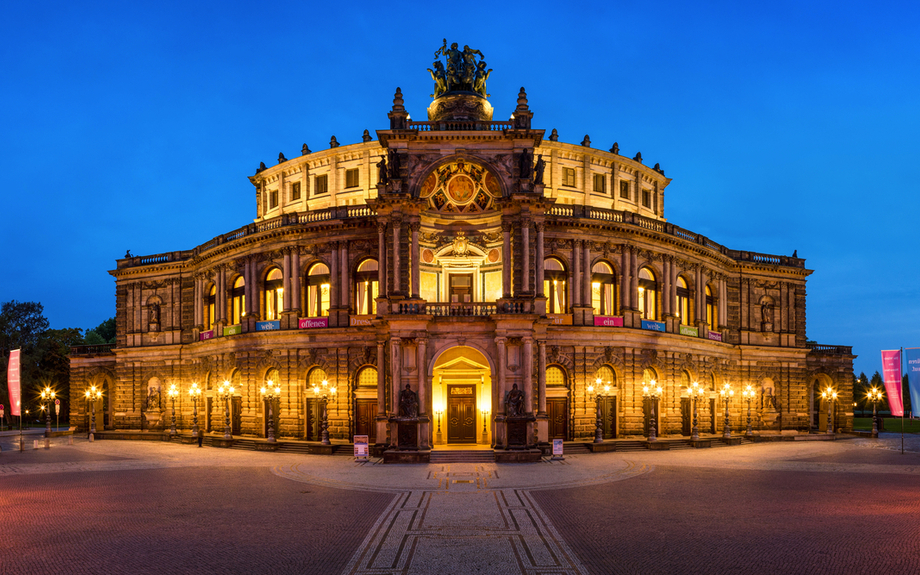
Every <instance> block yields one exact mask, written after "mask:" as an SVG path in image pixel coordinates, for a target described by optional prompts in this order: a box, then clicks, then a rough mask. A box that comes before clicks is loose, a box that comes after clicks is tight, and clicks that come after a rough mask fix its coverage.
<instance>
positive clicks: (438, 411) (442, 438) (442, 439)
mask: <svg viewBox="0 0 920 575" xmlns="http://www.w3.org/2000/svg"><path fill="white" fill-rule="evenodd" d="M434 413H435V415H437V416H438V435H437V443H443V442H444V436H443V435H441V414H442V413H444V412H443V411H442V410H440V409H439V410H437V411H435V412H434Z"/></svg>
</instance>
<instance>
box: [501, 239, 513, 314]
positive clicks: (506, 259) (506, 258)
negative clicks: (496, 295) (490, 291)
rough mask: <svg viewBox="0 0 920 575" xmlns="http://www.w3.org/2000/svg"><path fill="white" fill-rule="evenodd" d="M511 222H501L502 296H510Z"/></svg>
mask: <svg viewBox="0 0 920 575" xmlns="http://www.w3.org/2000/svg"><path fill="white" fill-rule="evenodd" d="M512 263H513V262H512V257H511V223H510V222H502V297H504V298H510V297H511V265H512Z"/></svg>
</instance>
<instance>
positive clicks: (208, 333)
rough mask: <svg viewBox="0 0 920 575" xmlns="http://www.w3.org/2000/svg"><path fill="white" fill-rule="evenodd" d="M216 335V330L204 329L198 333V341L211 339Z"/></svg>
mask: <svg viewBox="0 0 920 575" xmlns="http://www.w3.org/2000/svg"><path fill="white" fill-rule="evenodd" d="M213 337H214V330H213V329H211V330H208V331H203V332H201V333H199V334H198V341H204V340H206V339H211V338H213Z"/></svg>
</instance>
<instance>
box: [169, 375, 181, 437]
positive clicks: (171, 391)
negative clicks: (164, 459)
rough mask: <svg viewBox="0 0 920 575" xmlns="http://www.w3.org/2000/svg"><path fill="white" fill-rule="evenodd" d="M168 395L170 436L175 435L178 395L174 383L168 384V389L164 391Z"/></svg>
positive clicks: (177, 389)
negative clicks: (170, 412)
mask: <svg viewBox="0 0 920 575" xmlns="http://www.w3.org/2000/svg"><path fill="white" fill-rule="evenodd" d="M166 393H167V394H168V395H169V400H170V402H171V403H172V425H171V426H170V428H169V435H170V437H172V436H174V435H176V397H178V396H179V388H178V387H176V384H175V383H173V384H170V386H169V391H167V392H166Z"/></svg>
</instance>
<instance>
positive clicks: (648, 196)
mask: <svg viewBox="0 0 920 575" xmlns="http://www.w3.org/2000/svg"><path fill="white" fill-rule="evenodd" d="M642 205H643V206H645V207H646V208H650V207H652V193H651V192H650V191H648V190H642Z"/></svg>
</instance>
